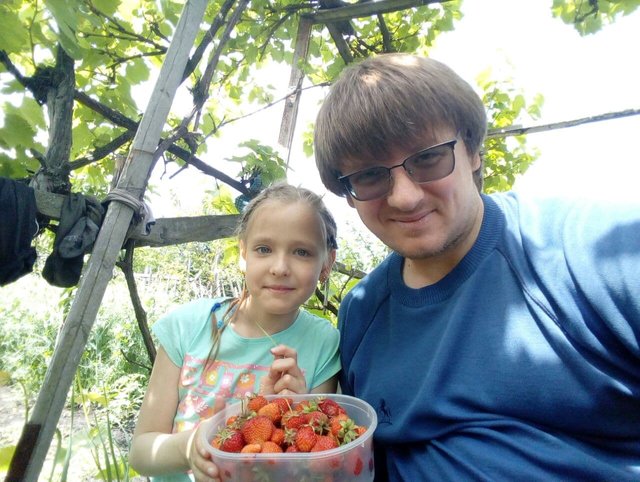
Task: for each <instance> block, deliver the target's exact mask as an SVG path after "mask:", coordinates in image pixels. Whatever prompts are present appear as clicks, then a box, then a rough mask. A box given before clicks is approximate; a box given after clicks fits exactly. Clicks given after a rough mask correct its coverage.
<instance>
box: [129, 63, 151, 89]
mask: <svg viewBox="0 0 640 482" xmlns="http://www.w3.org/2000/svg"><path fill="white" fill-rule="evenodd" d="M125 76H126V77H127V79H128V80H129V82H130V83H131V84H139V83H142V82H143V81H145V80H148V79H149V67H148V66H147V64H146V63H145V61H144V60H142V59H133V60H132V61H130V62H129V63H128V64H127V69H126V74H125Z"/></svg>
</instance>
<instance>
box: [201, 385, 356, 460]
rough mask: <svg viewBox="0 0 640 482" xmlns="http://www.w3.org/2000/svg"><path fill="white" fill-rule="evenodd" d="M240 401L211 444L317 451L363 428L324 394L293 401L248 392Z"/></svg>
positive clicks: (351, 437) (235, 449) (247, 450)
mask: <svg viewBox="0 0 640 482" xmlns="http://www.w3.org/2000/svg"><path fill="white" fill-rule="evenodd" d="M242 403H243V404H244V405H245V406H243V410H241V412H240V413H239V414H238V415H234V416H232V417H230V418H229V419H228V420H227V421H226V424H225V426H224V427H222V428H221V429H220V430H218V432H217V433H216V434H215V436H214V437H213V440H212V441H211V445H212V446H213V447H215V448H217V449H219V450H223V451H225V452H235V453H252V454H255V453H283V452H319V451H324V450H330V449H333V448H337V447H340V446H341V445H345V444H348V443H349V442H351V441H353V440H355V439H357V438H358V437H360V436H361V435H362V434H363V433H364V432H366V430H367V427H363V426H360V425H357V424H356V423H355V422H354V420H353V419H351V418H349V416H348V415H347V412H346V411H345V409H344V408H343V407H342V406H340V404H339V403H337V402H336V401H334V400H331V399H329V398H325V397H316V398H315V399H307V400H302V401H299V402H294V401H293V399H291V398H287V397H278V398H273V399H271V400H268V399H267V398H265V397H264V396H261V395H252V396H250V397H248V398H247V399H246V400H243V402H242Z"/></svg>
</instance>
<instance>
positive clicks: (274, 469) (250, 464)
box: [200, 393, 378, 482]
mask: <svg viewBox="0 0 640 482" xmlns="http://www.w3.org/2000/svg"><path fill="white" fill-rule="evenodd" d="M289 397H290V398H292V399H293V401H294V402H299V401H302V400H309V399H316V398H318V397H326V398H330V399H332V400H335V401H336V402H338V403H339V404H340V405H341V406H342V407H343V408H344V409H345V410H346V411H347V415H349V417H351V418H352V419H353V420H354V422H355V423H356V424H358V425H362V426H365V427H368V428H367V431H366V432H365V433H364V434H362V435H361V436H360V437H358V438H357V439H356V440H354V441H352V442H350V443H348V444H346V445H342V446H341V447H338V448H335V449H331V450H326V451H322V452H311V453H281V454H240V453H231V452H223V451H222V450H218V449H216V448H214V447H213V446H212V445H211V443H210V441H211V440H212V439H213V438H214V436H215V435H216V434H217V433H218V431H219V429H220V428H222V427H223V426H224V424H225V422H226V420H227V419H228V418H229V417H231V416H232V415H237V414H238V413H239V412H240V410H241V405H242V404H240V403H235V404H233V405H229V406H227V407H226V408H225V409H224V410H222V411H221V412H218V413H217V414H216V415H214V416H213V417H212V418H210V419H209V420H207V421H205V422H203V429H204V430H201V431H200V434H201V438H202V439H201V442H202V444H203V446H204V447H206V448H207V450H208V451H209V452H210V453H211V456H212V459H213V462H214V463H215V464H216V465H217V466H218V468H219V469H220V475H221V478H222V480H223V482H229V481H242V482H249V481H261V482H262V481H264V482H266V481H272V482H288V481H291V482H300V481H304V480H333V481H335V482H338V481H340V482H364V481H373V475H374V466H373V446H372V445H373V432H374V431H375V429H376V426H377V424H378V418H377V416H376V412H375V410H374V409H373V407H371V405H369V404H368V403H367V402H365V401H364V400H360V399H358V398H354V397H350V396H348V395H341V394H335V393H331V394H317V393H314V394H307V395H291V396H289ZM267 398H268V399H273V398H276V396H273V395H270V396H268V397H267Z"/></svg>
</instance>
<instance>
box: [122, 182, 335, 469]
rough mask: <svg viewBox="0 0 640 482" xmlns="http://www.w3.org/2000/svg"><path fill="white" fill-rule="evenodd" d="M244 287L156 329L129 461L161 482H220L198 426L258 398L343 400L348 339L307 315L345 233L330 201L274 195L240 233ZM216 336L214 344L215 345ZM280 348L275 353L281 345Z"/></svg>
mask: <svg viewBox="0 0 640 482" xmlns="http://www.w3.org/2000/svg"><path fill="white" fill-rule="evenodd" d="M238 239H239V243H240V255H241V258H242V260H243V262H244V265H245V287H244V290H243V293H242V294H241V296H240V297H239V298H238V299H205V300H198V301H195V302H191V303H188V304H186V305H184V306H181V307H180V308H178V309H177V310H176V311H174V312H172V313H170V314H169V315H168V316H165V317H164V318H162V319H160V320H159V321H158V322H156V323H155V324H154V326H153V331H154V333H155V334H156V336H157V337H158V339H159V341H160V348H159V350H158V354H157V357H156V360H155V363H154V366H153V371H152V373H151V378H150V380H149V386H148V388H147V393H146V395H145V398H144V401H143V403H142V407H141V410H140V415H139V418H138V423H137V426H136V429H135V433H134V435H133V440H132V444H131V452H130V458H129V461H130V463H131V466H132V467H133V468H134V469H135V470H136V471H138V472H139V473H140V474H142V475H150V476H161V477H158V478H157V479H154V480H162V481H181V480H191V479H190V478H189V476H188V475H187V474H186V472H187V471H188V470H192V471H193V476H194V477H195V480H197V481H205V480H207V481H208V480H218V469H217V468H216V466H215V465H214V464H213V463H212V462H211V460H210V458H209V455H208V453H207V452H206V450H204V447H200V446H199V443H198V442H197V435H196V432H197V427H198V423H199V422H200V421H201V420H203V419H206V418H208V417H211V416H212V415H213V414H214V413H215V412H217V411H218V410H220V409H221V408H222V407H223V406H224V403H225V402H234V401H238V400H239V399H240V398H242V397H244V396H246V395H247V394H250V393H253V392H260V393H263V394H287V393H307V392H313V393H329V392H335V390H336V385H337V373H338V371H339V369H340V362H339V358H338V341H339V335H338V332H337V330H336V329H335V328H334V327H333V326H332V325H331V324H330V323H329V322H328V321H327V320H325V319H323V318H320V317H317V316H314V315H312V314H310V313H308V312H306V311H304V310H303V309H302V308H301V305H302V304H303V303H304V302H305V301H307V300H308V299H309V297H310V296H311V295H312V293H313V291H314V290H315V287H316V285H317V283H318V280H320V282H324V281H325V280H326V279H327V277H328V276H329V273H330V271H331V267H332V265H333V262H334V260H335V256H336V251H335V250H336V248H337V244H336V224H335V221H334V220H333V217H332V216H331V214H330V213H329V211H328V210H327V208H326V207H325V205H324V203H323V202H322V199H321V198H320V197H319V196H317V195H316V194H314V193H313V192H311V191H309V190H307V189H303V188H297V187H293V186H290V185H288V184H284V183H278V184H274V185H272V186H270V187H267V188H266V189H265V190H264V191H262V192H261V193H260V194H259V195H258V196H257V197H256V198H255V199H253V200H252V201H251V202H250V203H249V204H248V205H247V207H246V209H245V210H244V212H243V214H242V216H241V219H240V223H239V226H238ZM212 333H213V335H212ZM274 342H275V343H274Z"/></svg>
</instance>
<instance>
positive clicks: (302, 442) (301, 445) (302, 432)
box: [295, 425, 318, 452]
mask: <svg viewBox="0 0 640 482" xmlns="http://www.w3.org/2000/svg"><path fill="white" fill-rule="evenodd" d="M317 438H318V436H317V435H316V433H315V431H314V430H313V428H311V427H309V426H308V425H305V426H303V427H300V428H299V429H298V433H297V434H296V440H295V445H296V447H298V450H300V452H310V451H311V449H312V448H313V446H314V445H315V443H316V439H317Z"/></svg>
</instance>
